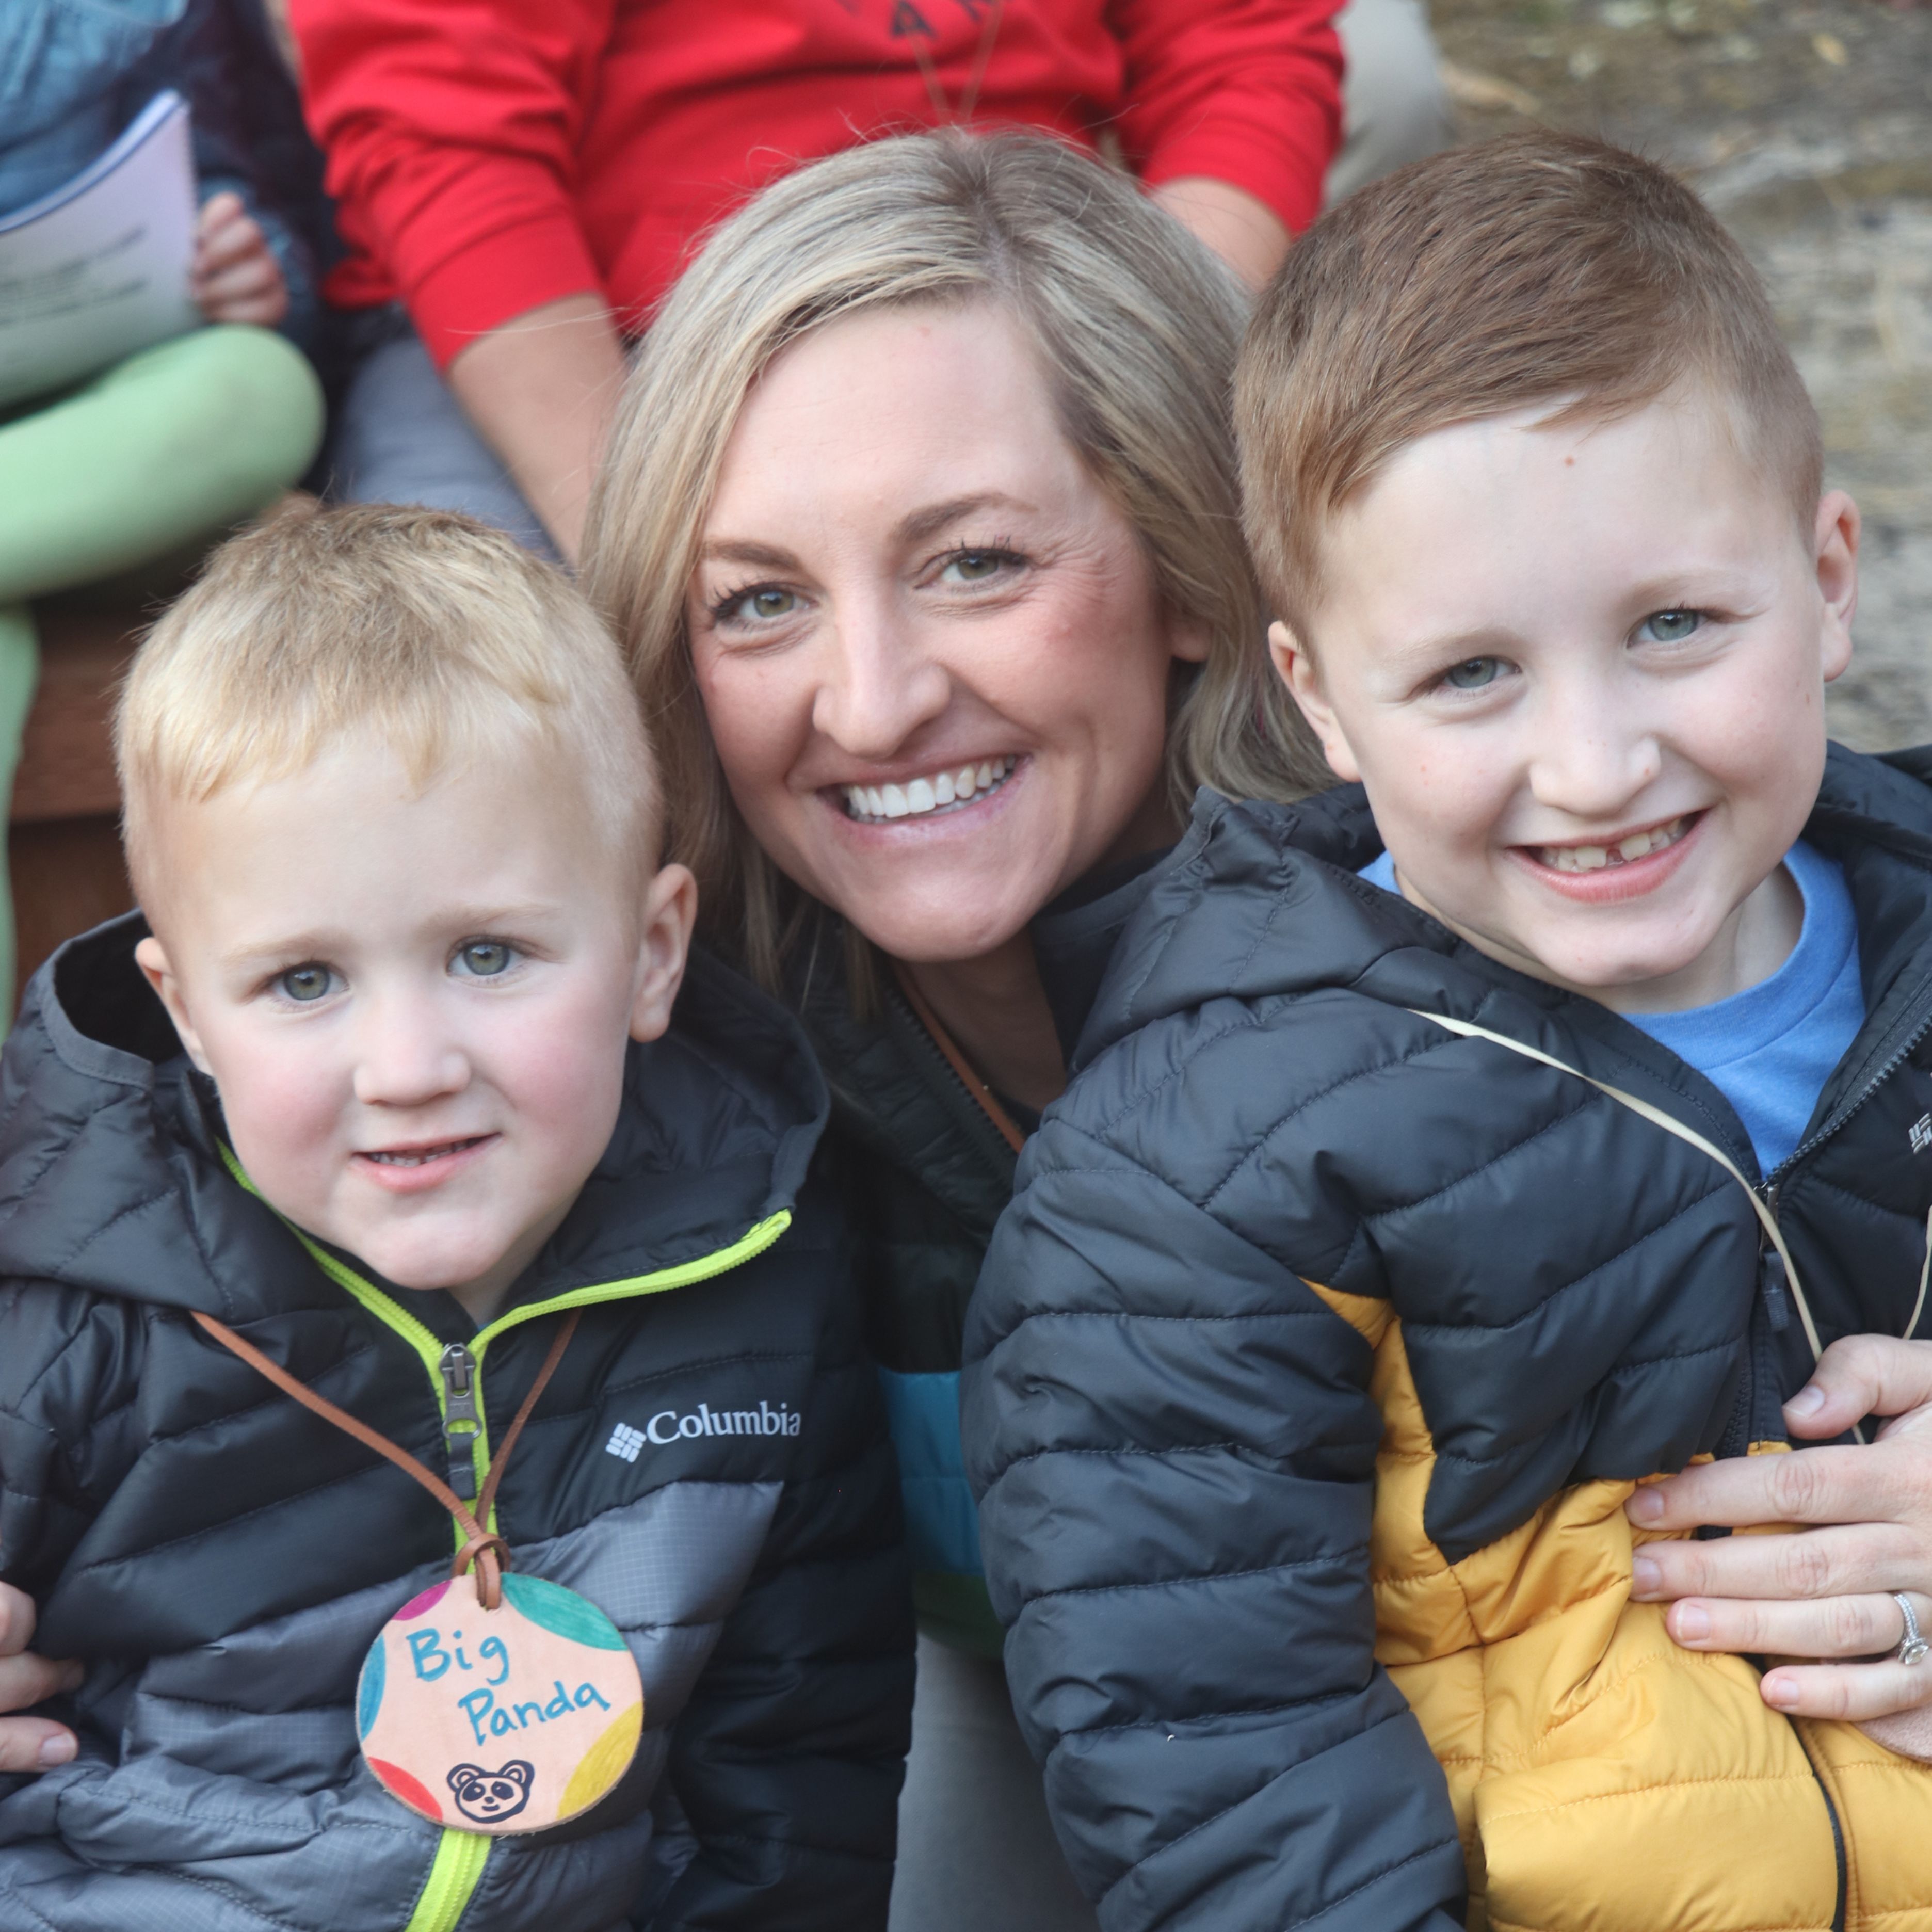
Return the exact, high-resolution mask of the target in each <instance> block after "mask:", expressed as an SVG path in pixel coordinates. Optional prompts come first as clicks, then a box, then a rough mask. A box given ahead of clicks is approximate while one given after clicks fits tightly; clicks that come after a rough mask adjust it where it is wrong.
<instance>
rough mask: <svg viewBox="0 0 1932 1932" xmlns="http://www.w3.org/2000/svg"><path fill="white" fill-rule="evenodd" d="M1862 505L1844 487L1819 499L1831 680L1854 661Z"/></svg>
mask: <svg viewBox="0 0 1932 1932" xmlns="http://www.w3.org/2000/svg"><path fill="white" fill-rule="evenodd" d="M1859 529H1860V518H1859V516H1858V505H1857V504H1855V502H1852V499H1851V498H1850V497H1849V496H1846V493H1844V491H1843V490H1826V493H1825V494H1824V495H1823V496H1821V497H1820V499H1818V521H1817V529H1816V532H1815V536H1816V541H1817V553H1818V562H1817V568H1818V594H1819V595H1820V597H1821V598H1823V600H1824V604H1825V613H1824V615H1825V622H1824V627H1823V637H1822V640H1821V641H1822V643H1823V658H1824V672H1825V682H1826V683H1827V684H1829V683H1830V682H1831V681H1832V679H1834V678H1835V677H1836V676H1838V675H1839V673H1841V672H1842V671H1843V670H1844V668H1845V667H1846V665H1847V664H1849V663H1850V662H1851V661H1852V618H1853V617H1854V616H1855V615H1856V614H1857V613H1858V532H1859Z"/></svg>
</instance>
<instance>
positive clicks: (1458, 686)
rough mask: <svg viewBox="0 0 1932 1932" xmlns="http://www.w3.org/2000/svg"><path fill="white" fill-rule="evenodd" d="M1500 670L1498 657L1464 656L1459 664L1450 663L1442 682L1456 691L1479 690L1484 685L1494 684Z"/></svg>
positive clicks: (1500, 664) (1500, 665)
mask: <svg viewBox="0 0 1932 1932" xmlns="http://www.w3.org/2000/svg"><path fill="white" fill-rule="evenodd" d="M1501 671H1502V658H1464V659H1463V661H1462V662H1461V663H1460V664H1452V665H1451V667H1450V668H1449V670H1448V671H1447V672H1446V673H1445V674H1444V677H1443V682H1445V684H1447V685H1450V686H1451V688H1454V689H1455V690H1457V691H1481V690H1482V689H1483V688H1484V686H1485V685H1492V684H1494V683H1495V682H1496V678H1497V676H1498V675H1499V673H1500V672H1501Z"/></svg>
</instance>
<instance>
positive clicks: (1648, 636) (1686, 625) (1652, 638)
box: [1637, 610, 1704, 644]
mask: <svg viewBox="0 0 1932 1932" xmlns="http://www.w3.org/2000/svg"><path fill="white" fill-rule="evenodd" d="M1703 622H1704V613H1703V611H1701V610H1653V611H1652V613H1650V615H1649V616H1648V617H1646V618H1645V619H1644V620H1643V622H1642V623H1641V624H1640V625H1638V626H1637V635H1638V636H1639V637H1642V638H1643V639H1644V640H1645V641H1646V643H1653V644H1681V643H1682V642H1683V641H1684V640H1685V638H1686V637H1690V636H1691V635H1693V634H1694V633H1695V632H1696V631H1699V630H1700V629H1702V628H1703Z"/></svg>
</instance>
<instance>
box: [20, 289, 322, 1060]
mask: <svg viewBox="0 0 1932 1932" xmlns="http://www.w3.org/2000/svg"><path fill="white" fill-rule="evenodd" d="M322 429H323V405H322V386H321V385H320V383H318V382H317V380H316V377H315V372H314V370H312V369H311V368H310V367H309V365H308V361H307V360H306V359H305V357H304V356H302V353H301V352H300V351H299V350H296V349H294V348H293V347H290V344H287V342H285V341H283V339H282V338H281V337H280V336H279V335H272V334H271V333H270V332H269V331H268V330H266V329H243V328H233V327H223V328H216V329H196V331H195V332H193V334H192V335H183V336H178V337H177V338H175V340H174V341H172V342H164V343H163V344H160V347H157V348H154V349H148V350H142V353H140V354H139V355H138V356H130V357H129V358H128V359H127V361H126V362H121V363H118V364H116V365H115V367H114V368H112V369H110V370H109V371H107V373H106V374H104V375H101V376H97V377H95V379H94V380H92V382H90V383H84V384H83V385H82V386H81V387H80V388H79V389H71V390H68V391H67V392H65V393H63V394H62V395H59V396H58V397H56V398H54V399H53V400H52V401H49V402H46V403H43V404H38V405H29V406H28V408H27V409H26V410H24V411H23V412H20V413H16V414H15V415H13V416H11V417H10V418H9V419H7V420H6V421H5V422H0V804H5V802H7V800H9V799H10V798H11V796H12V794H13V770H14V767H15V766H16V765H17V764H18V763H19V762H20V732H21V727H23V725H24V724H25V723H26V716H27V707H28V705H29V704H30V703H31V702H32V701H33V695H34V678H35V675H36V673H37V667H38V652H37V646H36V643H35V639H34V625H33V618H32V615H31V612H29V611H28V609H27V608H26V604H27V601H28V599H29V598H34V597H41V596H45V595H47V594H48V593H49V592H52V591H55V590H68V589H74V587H76V586H78V585H80V584H83V583H92V582H94V581H95V580H97V579H98V578H100V577H112V576H114V575H116V574H118V573H119V572H121V571H126V570H133V569H136V568H138V567H139V565H142V564H144V563H148V562H152V561H153V560H154V559H155V558H157V557H160V556H166V555H168V554H169V553H170V552H172V551H175V550H180V549H181V548H182V547H184V546H185V545H187V544H190V543H192V542H193V541H195V540H196V538H200V537H208V536H213V535H215V534H217V532H220V531H221V530H223V529H226V527H227V526H229V525H230V524H231V523H236V522H238V521H239V520H240V519H241V518H242V517H245V516H247V515H248V514H249V513H250V512H251V511H254V510H259V509H260V508H262V507H263V505H265V504H266V503H269V502H272V501H273V500H274V499H275V497H276V496H278V494H279V493H281V491H282V490H285V489H287V487H289V485H290V484H292V483H293V482H294V481H296V478H299V476H300V475H302V472H303V471H304V470H305V469H307V468H308V466H309V464H310V463H311V461H312V460H314V456H315V452H316V451H317V449H319V448H320V446H321V442H322ZM13 965H14V950H13V904H12V899H11V896H10V894H9V893H7V892H6V890H5V880H4V877H0V1032H4V1031H5V1027H6V1025H7V1022H9V1021H10V1019H11V1017H12V1015H13Z"/></svg>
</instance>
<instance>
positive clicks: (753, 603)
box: [717, 583, 798, 624]
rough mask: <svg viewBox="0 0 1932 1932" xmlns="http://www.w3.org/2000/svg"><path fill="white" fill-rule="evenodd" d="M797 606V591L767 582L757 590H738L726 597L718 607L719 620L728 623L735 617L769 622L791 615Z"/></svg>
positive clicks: (750, 620)
mask: <svg viewBox="0 0 1932 1932" xmlns="http://www.w3.org/2000/svg"><path fill="white" fill-rule="evenodd" d="M797 608H798V593H797V592H796V591H795V590H786V589H781V587H780V586H778V585H776V584H773V583H765V584H760V586H758V587H757V589H755V590H740V591H737V592H734V593H733V595H730V596H729V597H727V598H725V599H724V601H722V602H721V604H718V607H717V610H718V622H720V623H728V622H730V621H731V620H732V619H734V618H735V619H738V620H739V621H740V622H745V621H749V622H752V623H754V624H769V623H770V622H772V620H773V619H775V618H778V617H789V616H790V615H791V613H793V611H794V610H796V609H797Z"/></svg>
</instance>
